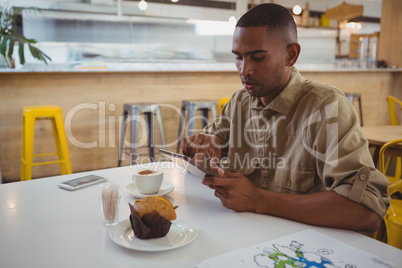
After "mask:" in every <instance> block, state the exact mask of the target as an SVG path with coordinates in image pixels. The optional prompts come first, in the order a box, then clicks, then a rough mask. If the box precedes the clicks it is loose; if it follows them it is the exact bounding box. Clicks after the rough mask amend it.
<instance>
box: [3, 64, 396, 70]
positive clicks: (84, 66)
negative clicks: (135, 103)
mask: <svg viewBox="0 0 402 268" xmlns="http://www.w3.org/2000/svg"><path fill="white" fill-rule="evenodd" d="M296 67H297V68H298V69H299V70H300V71H302V72H401V71H402V68H382V69H379V68H372V69H370V68H367V69H363V68H337V67H336V64H335V63H318V64H315V63H298V64H296ZM211 71H213V72H215V71H218V72H233V71H236V66H235V64H234V63H229V62H228V63H217V62H203V63H200V62H190V63H188V62H146V63H145V62H144V63H105V62H97V63H95V62H94V63H81V64H72V65H69V64H49V65H44V64H43V65H42V64H38V65H29V66H23V67H22V68H16V69H7V68H0V73H59V72H66V73H85V72H90V73H91V72H211Z"/></svg>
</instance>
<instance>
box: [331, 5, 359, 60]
mask: <svg viewBox="0 0 402 268" xmlns="http://www.w3.org/2000/svg"><path fill="white" fill-rule="evenodd" d="M362 15H363V6H362V5H351V4H348V3H346V2H342V4H340V5H338V6H336V7H333V8H330V9H328V10H327V11H326V12H325V16H326V17H327V18H328V19H331V20H336V21H337V22H338V36H337V37H336V44H337V48H338V49H337V51H338V52H337V54H338V55H340V54H341V39H340V24H341V22H342V21H345V20H350V19H354V18H357V17H360V16H362Z"/></svg>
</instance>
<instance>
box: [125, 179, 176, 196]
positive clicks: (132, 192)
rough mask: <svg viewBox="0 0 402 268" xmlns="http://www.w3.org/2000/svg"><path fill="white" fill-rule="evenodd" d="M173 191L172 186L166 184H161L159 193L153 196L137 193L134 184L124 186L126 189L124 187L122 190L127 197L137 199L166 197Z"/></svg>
mask: <svg viewBox="0 0 402 268" xmlns="http://www.w3.org/2000/svg"><path fill="white" fill-rule="evenodd" d="M173 189H174V187H173V185H172V184H170V183H168V182H163V183H162V186H161V188H159V191H158V192H157V193H154V194H142V193H140V192H139V191H138V189H137V187H136V186H135V183H130V184H128V185H126V187H124V190H126V192H127V193H128V194H129V195H132V196H134V197H137V198H144V197H147V196H151V195H158V196H163V195H167V194H168V193H170V192H171V191H173Z"/></svg>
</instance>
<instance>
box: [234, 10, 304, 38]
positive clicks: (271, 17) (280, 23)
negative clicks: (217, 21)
mask: <svg viewBox="0 0 402 268" xmlns="http://www.w3.org/2000/svg"><path fill="white" fill-rule="evenodd" d="M236 27H267V31H268V32H277V33H281V34H287V35H288V36H289V38H290V40H289V42H290V43H293V42H297V26H296V23H295V20H294V19H293V16H292V14H290V11H289V10H287V9H286V8H285V7H283V6H281V5H277V4H271V3H269V4H260V5H257V6H255V7H253V8H252V9H250V10H249V11H247V12H246V13H245V14H244V15H243V16H242V17H241V18H240V19H239V21H238V22H237V24H236Z"/></svg>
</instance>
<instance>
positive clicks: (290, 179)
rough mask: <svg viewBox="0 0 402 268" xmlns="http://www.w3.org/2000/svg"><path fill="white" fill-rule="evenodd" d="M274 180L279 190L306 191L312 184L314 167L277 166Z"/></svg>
mask: <svg viewBox="0 0 402 268" xmlns="http://www.w3.org/2000/svg"><path fill="white" fill-rule="evenodd" d="M274 182H275V185H276V187H277V188H278V190H279V191H282V192H289V191H291V192H298V193H306V192H308V191H309V190H310V189H311V188H312V187H313V186H314V169H312V168H302V167H292V166H286V167H283V168H277V169H276V170H275V177H274Z"/></svg>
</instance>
